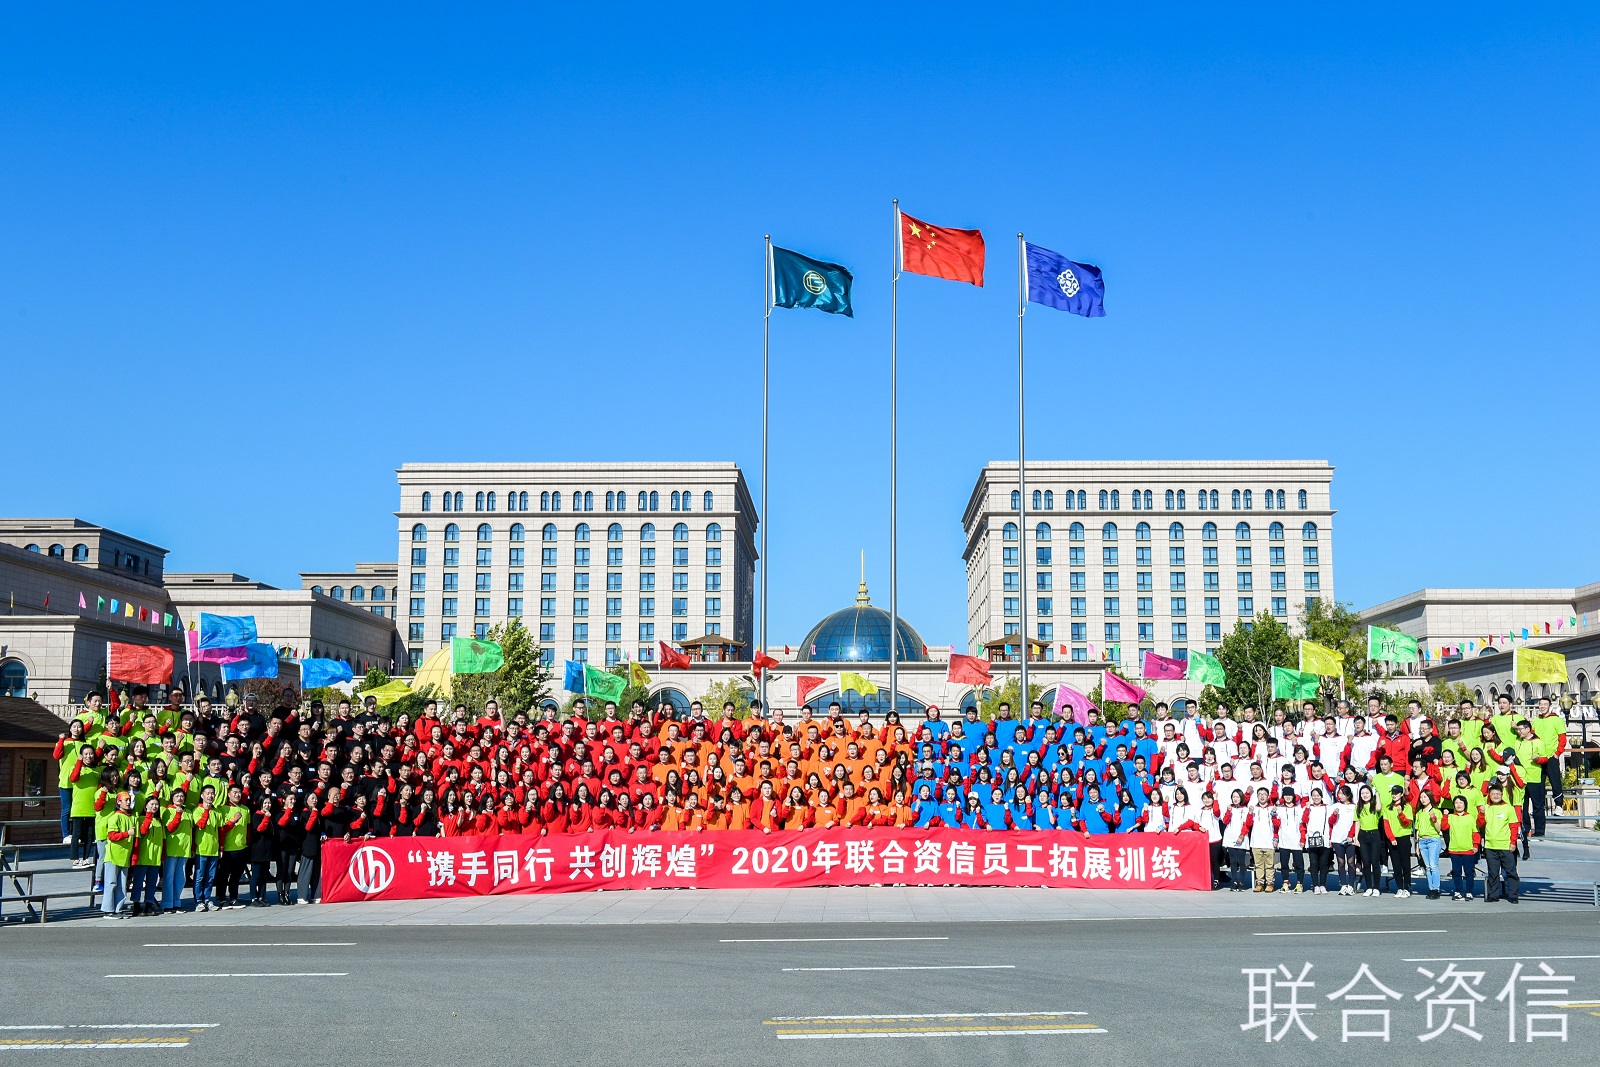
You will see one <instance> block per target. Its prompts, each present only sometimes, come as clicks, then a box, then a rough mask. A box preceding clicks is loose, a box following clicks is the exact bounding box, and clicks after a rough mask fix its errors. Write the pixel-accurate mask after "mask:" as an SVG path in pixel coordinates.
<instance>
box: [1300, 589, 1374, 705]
mask: <svg viewBox="0 0 1600 1067" xmlns="http://www.w3.org/2000/svg"><path fill="white" fill-rule="evenodd" d="M1302 626H1303V632H1304V634H1305V639H1306V640H1307V641H1314V642H1316V643H1317V644H1319V645H1322V646H1323V647H1325V648H1331V649H1333V650H1334V651H1335V652H1340V653H1343V654H1344V690H1345V693H1346V694H1347V695H1353V694H1357V693H1360V692H1361V688H1362V686H1363V685H1366V684H1367V678H1368V671H1369V665H1368V663H1367V624H1366V623H1364V622H1362V621H1361V617H1360V616H1359V615H1357V614H1356V613H1355V612H1354V611H1351V610H1350V605H1349V604H1334V603H1330V602H1328V601H1326V600H1323V599H1322V598H1321V597H1318V598H1316V599H1315V600H1313V601H1311V605H1310V606H1309V607H1308V608H1307V609H1306V614H1305V618H1304V620H1303V621H1302ZM1296 655H1298V649H1297V650H1296ZM1296 662H1298V660H1297V659H1291V660H1290V661H1289V662H1288V663H1287V664H1284V663H1280V664H1278V666H1280V667H1284V666H1293V665H1294V664H1295V663H1296ZM1321 688H1322V693H1323V696H1324V697H1325V698H1328V699H1331V698H1333V697H1336V696H1338V695H1339V688H1340V687H1339V679H1337V678H1324V679H1322V686H1321Z"/></svg>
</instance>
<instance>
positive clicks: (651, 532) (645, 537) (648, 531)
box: [639, 522, 656, 541]
mask: <svg viewBox="0 0 1600 1067" xmlns="http://www.w3.org/2000/svg"><path fill="white" fill-rule="evenodd" d="M655 539H656V524H655V523H653V522H647V523H645V524H644V525H643V526H641V527H639V540H641V541H654V540H655Z"/></svg>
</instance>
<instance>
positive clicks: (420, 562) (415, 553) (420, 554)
mask: <svg viewBox="0 0 1600 1067" xmlns="http://www.w3.org/2000/svg"><path fill="white" fill-rule="evenodd" d="M411 565H412V566H413V567H426V566H427V565H428V550H427V549H425V548H413V549H412V550H411Z"/></svg>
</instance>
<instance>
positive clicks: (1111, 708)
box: [1089, 665, 1156, 723]
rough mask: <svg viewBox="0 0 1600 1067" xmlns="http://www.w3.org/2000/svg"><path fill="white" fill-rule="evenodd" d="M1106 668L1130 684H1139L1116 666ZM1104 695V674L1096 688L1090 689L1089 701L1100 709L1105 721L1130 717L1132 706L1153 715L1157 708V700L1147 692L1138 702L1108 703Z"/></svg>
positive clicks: (1116, 721) (1111, 721) (1101, 718)
mask: <svg viewBox="0 0 1600 1067" xmlns="http://www.w3.org/2000/svg"><path fill="white" fill-rule="evenodd" d="M1105 669H1106V670H1108V671H1110V672H1111V673H1112V674H1114V675H1116V676H1117V677H1118V678H1121V679H1122V680H1123V681H1124V682H1127V683H1128V684H1129V685H1139V683H1138V682H1137V681H1135V680H1134V679H1132V678H1129V677H1128V676H1127V675H1126V674H1123V673H1122V671H1121V670H1120V669H1118V668H1116V667H1113V666H1110V665H1108V666H1107V667H1106V668H1105ZM1139 688H1141V689H1143V688H1144V687H1143V686H1139ZM1104 697H1105V680H1104V677H1103V676H1102V679H1101V680H1100V681H1098V682H1096V683H1095V685H1094V688H1093V689H1091V690H1090V691H1089V703H1091V704H1093V705H1094V706H1095V707H1097V708H1099V709H1100V721H1101V722H1104V723H1119V722H1121V721H1122V720H1123V719H1126V718H1127V717H1128V712H1129V710H1130V709H1131V708H1138V709H1139V710H1140V711H1141V712H1142V713H1143V714H1146V715H1153V714H1154V713H1155V710H1156V704H1155V701H1154V700H1152V699H1150V694H1148V693H1146V694H1145V697H1144V699H1143V700H1141V701H1139V703H1137V704H1124V703H1122V702H1121V701H1118V700H1113V701H1111V702H1110V703H1107V702H1106V701H1105V700H1104Z"/></svg>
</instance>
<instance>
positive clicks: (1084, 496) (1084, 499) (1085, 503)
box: [1078, 489, 1089, 511]
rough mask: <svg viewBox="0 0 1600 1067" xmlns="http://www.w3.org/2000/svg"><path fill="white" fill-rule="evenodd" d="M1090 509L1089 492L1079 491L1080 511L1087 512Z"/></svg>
mask: <svg viewBox="0 0 1600 1067" xmlns="http://www.w3.org/2000/svg"><path fill="white" fill-rule="evenodd" d="M1088 509H1089V494H1088V492H1087V491H1086V490H1083V489H1079V490H1078V510H1079V511H1087V510H1088Z"/></svg>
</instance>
